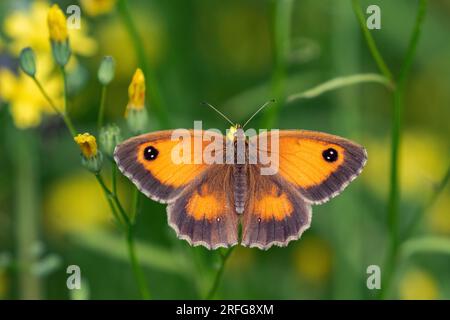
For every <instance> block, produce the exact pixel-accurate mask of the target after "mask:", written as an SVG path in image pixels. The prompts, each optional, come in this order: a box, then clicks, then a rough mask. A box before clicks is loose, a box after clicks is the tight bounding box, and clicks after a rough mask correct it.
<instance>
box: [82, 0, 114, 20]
mask: <svg viewBox="0 0 450 320" xmlns="http://www.w3.org/2000/svg"><path fill="white" fill-rule="evenodd" d="M116 2H117V0H80V3H81V6H82V7H83V11H84V12H86V14H88V15H90V16H98V15H101V14H105V13H109V12H111V11H112V10H113V9H114V6H115V5H116Z"/></svg>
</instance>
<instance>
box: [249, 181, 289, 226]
mask: <svg viewBox="0 0 450 320" xmlns="http://www.w3.org/2000/svg"><path fill="white" fill-rule="evenodd" d="M277 191H278V190H277V188H276V187H275V186H273V187H272V189H271V191H270V192H269V193H267V194H263V195H262V196H261V197H260V198H259V199H258V200H256V201H255V204H254V209H253V210H254V211H253V214H254V215H256V216H258V217H259V218H261V219H262V220H270V219H275V220H277V221H280V220H283V219H284V218H286V217H288V216H290V215H291V214H292V212H293V207H292V202H291V201H290V200H289V199H288V197H287V195H286V193H284V192H283V193H281V194H277V193H278V192H277ZM257 197H258V196H257Z"/></svg>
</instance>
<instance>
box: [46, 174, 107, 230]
mask: <svg viewBox="0 0 450 320" xmlns="http://www.w3.org/2000/svg"><path fill="white" fill-rule="evenodd" d="M44 209H45V222H46V226H47V227H48V228H49V229H50V230H51V231H54V232H56V233H81V232H89V231H93V230H95V229H98V228H101V227H103V226H105V225H107V224H108V223H109V221H110V220H111V219H112V218H111V217H112V216H111V212H110V209H109V206H108V203H107V201H106V199H105V196H104V194H103V192H102V189H101V187H100V186H99V185H98V183H97V181H96V180H95V178H94V177H93V176H92V175H90V174H87V173H84V172H83V173H80V174H77V175H72V176H69V177H65V178H63V179H62V180H59V181H57V182H55V183H54V184H53V185H51V186H50V188H49V189H48V191H47V192H46V199H45V208H44Z"/></svg>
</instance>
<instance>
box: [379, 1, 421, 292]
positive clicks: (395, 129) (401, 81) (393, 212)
mask: <svg viewBox="0 0 450 320" xmlns="http://www.w3.org/2000/svg"><path fill="white" fill-rule="evenodd" d="M426 5H427V0H420V2H419V8H418V12H417V16H416V21H415V24H414V29H413V32H412V35H411V38H410V41H409V45H408V49H407V51H406V55H405V59H404V60H403V63H402V65H401V67H400V74H399V76H398V79H397V81H396V89H395V91H394V116H393V119H392V121H393V122H392V141H391V177H390V186H391V188H390V192H389V207H388V213H389V215H388V219H389V225H390V234H391V245H390V249H389V253H388V256H387V259H388V260H387V264H386V270H385V283H384V285H383V287H382V289H381V291H380V297H381V298H384V297H385V295H386V293H387V292H388V290H389V288H390V283H391V281H392V278H393V275H394V272H395V265H396V263H397V260H398V253H399V246H400V238H399V226H398V224H399V207H400V190H399V177H398V176H399V173H398V162H399V159H398V155H399V150H400V142H401V141H400V138H401V128H402V119H403V109H404V101H403V98H404V91H405V85H406V79H407V75H408V73H409V70H410V68H411V64H412V61H413V58H414V54H415V52H416V47H417V43H418V40H419V36H420V31H421V27H422V23H423V21H424V18H425V12H426Z"/></svg>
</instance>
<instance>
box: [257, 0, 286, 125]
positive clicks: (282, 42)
mask: <svg viewBox="0 0 450 320" xmlns="http://www.w3.org/2000/svg"><path fill="white" fill-rule="evenodd" d="M272 6H273V9H272V12H273V22H272V24H273V27H272V30H273V31H272V37H273V43H274V61H273V64H274V71H273V74H272V95H273V97H272V98H274V99H275V101H276V102H275V104H274V105H273V106H272V107H271V108H267V109H266V111H265V112H264V116H263V118H262V125H261V127H262V128H271V127H273V125H274V124H275V123H276V121H277V118H278V113H279V111H280V109H281V107H282V106H283V104H284V102H285V101H284V100H285V95H286V66H287V57H288V55H289V50H290V30H291V19H292V6H293V1H292V0H276V1H273V2H272Z"/></svg>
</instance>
